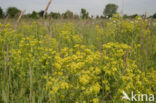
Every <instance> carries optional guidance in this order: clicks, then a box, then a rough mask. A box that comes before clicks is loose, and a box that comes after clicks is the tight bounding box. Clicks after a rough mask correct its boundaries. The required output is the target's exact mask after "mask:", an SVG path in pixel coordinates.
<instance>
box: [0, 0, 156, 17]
mask: <svg viewBox="0 0 156 103" xmlns="http://www.w3.org/2000/svg"><path fill="white" fill-rule="evenodd" d="M48 1H49V0H0V7H2V8H3V9H4V10H6V8H8V7H10V6H15V7H17V8H19V9H21V10H24V9H25V10H26V13H30V12H32V11H33V10H35V11H40V10H43V9H45V7H46V5H47V3H48ZM122 1H123V0H53V2H52V4H51V5H50V7H49V10H48V12H51V11H54V12H61V13H62V12H65V11H66V10H71V11H73V12H74V13H76V14H79V13H80V10H81V8H85V9H87V11H88V12H89V13H90V14H91V15H94V16H95V15H102V13H103V9H104V7H105V5H106V4H108V3H115V4H117V5H118V6H119V9H118V12H121V9H122V8H123V9H124V13H125V14H129V15H130V14H135V13H138V14H144V13H145V12H146V14H147V15H151V14H153V13H156V0H124V6H122V4H123V3H122Z"/></svg>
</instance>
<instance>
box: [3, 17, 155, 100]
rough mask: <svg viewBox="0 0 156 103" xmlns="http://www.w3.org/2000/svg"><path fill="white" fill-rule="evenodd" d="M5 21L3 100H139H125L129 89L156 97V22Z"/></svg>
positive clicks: (122, 20)
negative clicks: (124, 93) (124, 95)
mask: <svg viewBox="0 0 156 103" xmlns="http://www.w3.org/2000/svg"><path fill="white" fill-rule="evenodd" d="M4 21H5V20H0V22H1V23H0V103H133V102H132V101H128V100H122V96H123V91H125V92H126V93H127V94H128V95H131V91H134V92H135V93H136V94H138V93H143V94H154V95H155V96H156V24H155V23H156V21H155V20H151V19H146V18H141V17H136V18H135V19H123V18H122V17H120V16H119V15H114V16H113V17H112V18H110V19H107V20H106V19H99V20H96V19H88V20H81V19H80V20H64V19H61V20H60V19H58V20H54V19H37V20H33V19H24V18H23V19H22V20H21V21H20V23H19V24H18V25H17V27H16V26H15V25H16V20H14V19H9V20H8V22H7V23H6V24H4ZM137 100H138V99H137ZM143 101H146V102H149V101H150V99H147V100H146V98H144V100H143ZM143 101H138V102H137V103H144V102H143ZM151 101H152V100H151ZM146 102H145V103H146ZM134 103H136V102H134ZM153 103H154V102H153Z"/></svg>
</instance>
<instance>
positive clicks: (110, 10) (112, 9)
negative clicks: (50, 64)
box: [0, 4, 156, 19]
mask: <svg viewBox="0 0 156 103" xmlns="http://www.w3.org/2000/svg"><path fill="white" fill-rule="evenodd" d="M117 10H118V5H116V4H107V5H106V6H105V8H104V10H103V15H101V16H96V18H97V19H99V18H110V17H112V15H113V14H116V13H117ZM20 12H21V10H20V9H18V8H16V7H8V9H7V10H6V12H4V11H3V9H2V8H1V7H0V18H5V17H6V16H9V17H10V18H15V17H18V15H19V13H20ZM43 14H44V10H41V11H39V12H37V11H32V13H29V14H25V15H24V17H26V18H32V19H39V18H41V17H43ZM136 16H138V14H134V15H130V16H128V15H126V14H125V15H123V17H124V18H135V17H136ZM142 16H143V15H142ZM46 17H47V18H48V17H51V18H53V19H60V18H63V19H80V18H82V19H88V18H93V16H92V15H91V16H90V15H89V12H88V11H87V10H86V9H84V8H82V9H81V11H80V15H78V14H74V13H73V12H72V11H70V10H67V11H66V12H64V13H62V14H61V13H59V12H50V13H47V14H46ZM150 17H151V18H156V13H155V14H153V15H152V16H150Z"/></svg>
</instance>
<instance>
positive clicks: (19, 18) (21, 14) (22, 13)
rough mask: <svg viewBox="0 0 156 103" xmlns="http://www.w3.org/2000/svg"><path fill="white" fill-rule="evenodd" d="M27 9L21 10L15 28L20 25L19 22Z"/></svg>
mask: <svg viewBox="0 0 156 103" xmlns="http://www.w3.org/2000/svg"><path fill="white" fill-rule="evenodd" d="M25 11H26V10H24V11H21V13H20V15H19V17H18V19H17V22H16V24H15V28H17V25H18V23H19V22H20V20H21V18H22V16H23V15H24V12H25Z"/></svg>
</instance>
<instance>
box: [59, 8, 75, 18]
mask: <svg viewBox="0 0 156 103" xmlns="http://www.w3.org/2000/svg"><path fill="white" fill-rule="evenodd" d="M73 15H74V14H73V12H72V11H69V10H67V11H66V12H65V13H63V14H62V16H63V18H64V19H72V18H73Z"/></svg>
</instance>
